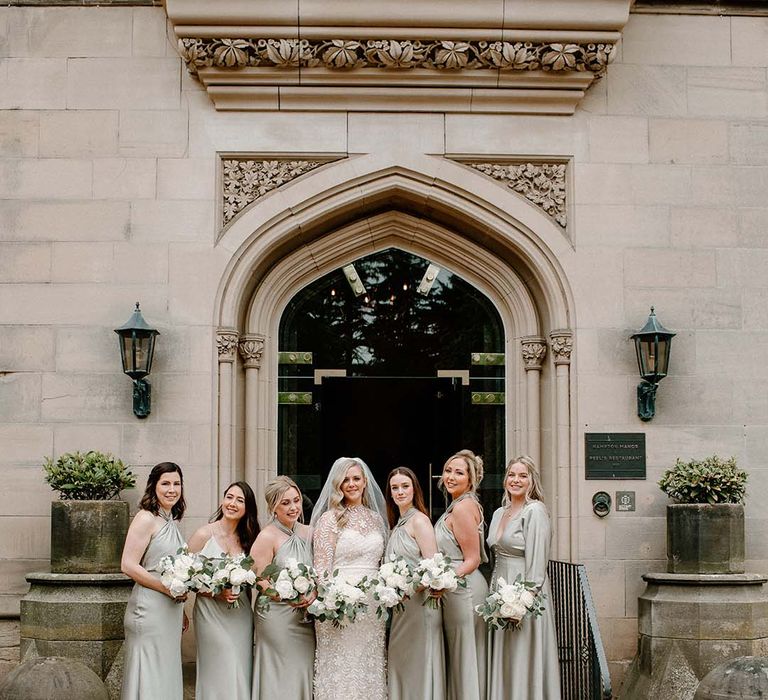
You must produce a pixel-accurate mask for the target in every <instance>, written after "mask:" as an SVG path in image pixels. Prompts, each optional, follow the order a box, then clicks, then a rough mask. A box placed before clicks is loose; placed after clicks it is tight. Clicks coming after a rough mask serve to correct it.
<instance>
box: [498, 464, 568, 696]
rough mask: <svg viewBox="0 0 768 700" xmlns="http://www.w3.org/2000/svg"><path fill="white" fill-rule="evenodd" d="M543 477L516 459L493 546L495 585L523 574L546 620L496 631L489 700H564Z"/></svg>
mask: <svg viewBox="0 0 768 700" xmlns="http://www.w3.org/2000/svg"><path fill="white" fill-rule="evenodd" d="M542 498H543V496H542V490H541V482H540V479H539V474H538V472H537V471H536V466H535V465H534V463H533V461H532V460H531V458H530V457H516V458H515V459H513V460H512V461H511V462H510V463H509V465H508V466H507V472H506V474H505V476H504V499H503V501H502V507H501V508H499V509H498V510H497V511H496V512H495V513H494V514H493V519H492V520H491V526H490V529H489V533H488V544H489V546H490V547H491V549H492V550H493V553H494V554H495V556H496V563H495V565H494V567H493V576H492V578H491V585H493V584H494V583H495V581H496V579H497V578H498V577H499V576H501V577H502V578H504V579H505V580H506V581H514V580H515V578H516V577H517V575H518V574H522V576H523V580H525V581H532V582H534V583H535V584H536V585H537V586H538V588H539V589H540V590H543V591H544V594H545V595H546V598H545V601H544V613H543V614H542V615H541V617H529V618H526V619H525V620H523V622H522V624H521V625H520V627H519V628H518V629H516V630H492V631H491V632H490V635H489V638H490V650H489V655H488V656H489V658H488V661H489V663H488V698H489V700H560V672H559V668H558V661H557V639H556V637H555V625H554V622H553V619H552V595H551V592H550V589H549V580H548V579H547V562H548V560H549V544H550V539H551V528H550V524H549V515H548V514H547V508H546V506H545V505H544V503H542Z"/></svg>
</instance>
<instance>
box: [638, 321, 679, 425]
mask: <svg viewBox="0 0 768 700" xmlns="http://www.w3.org/2000/svg"><path fill="white" fill-rule="evenodd" d="M674 336H675V334H674V333H672V332H671V331H668V330H667V329H666V328H664V326H662V325H661V323H660V322H659V320H658V319H657V318H656V313H655V311H654V309H653V307H651V313H650V315H649V316H648V320H647V321H646V322H645V325H644V326H643V327H642V328H641V329H640V330H639V331H638V332H637V333H634V334H633V335H632V340H634V341H635V352H636V353H637V368H638V371H639V372H640V376H641V377H642V381H641V382H640V384H638V385H637V415H638V416H639V417H640V419H641V420H644V421H649V420H651V418H653V416H654V415H655V413H656V389H657V388H658V384H659V382H660V381H661V380H662V379H664V377H666V376H667V369H669V351H670V347H671V346H672V338H673V337H674Z"/></svg>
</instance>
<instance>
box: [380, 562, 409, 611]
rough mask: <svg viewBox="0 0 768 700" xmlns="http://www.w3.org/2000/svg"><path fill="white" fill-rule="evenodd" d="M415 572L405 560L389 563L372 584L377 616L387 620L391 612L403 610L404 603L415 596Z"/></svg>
mask: <svg viewBox="0 0 768 700" xmlns="http://www.w3.org/2000/svg"><path fill="white" fill-rule="evenodd" d="M413 588H414V585H413V571H412V570H411V567H410V566H409V565H408V562H406V561H405V559H395V560H393V561H388V562H385V563H384V564H382V565H381V566H380V567H379V571H378V573H377V574H376V576H375V578H373V579H372V580H371V582H370V589H371V590H372V591H373V597H374V599H375V600H376V602H377V603H378V605H377V606H376V615H377V616H378V617H380V618H383V619H387V618H388V617H389V614H390V611H392V610H393V609H394V610H396V611H402V610H403V603H404V602H405V601H406V600H407V599H408V598H409V597H410V596H412V595H413Z"/></svg>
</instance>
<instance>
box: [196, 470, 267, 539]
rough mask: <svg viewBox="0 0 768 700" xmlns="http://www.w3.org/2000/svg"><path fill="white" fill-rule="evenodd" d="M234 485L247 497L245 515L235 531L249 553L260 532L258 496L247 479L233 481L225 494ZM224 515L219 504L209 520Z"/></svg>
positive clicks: (212, 520) (217, 518) (211, 521)
mask: <svg viewBox="0 0 768 700" xmlns="http://www.w3.org/2000/svg"><path fill="white" fill-rule="evenodd" d="M233 486H237V488H239V489H240V490H241V491H242V492H243V497H244V498H245V515H244V516H243V517H242V518H240V522H239V523H237V527H236V528H235V532H237V538H238V539H239V540H240V546H241V547H242V548H243V551H244V552H245V553H246V554H248V552H250V551H251V546H252V545H253V542H254V540H255V539H256V536H257V535H258V534H259V514H258V512H257V511H256V496H254V495H253V489H251V487H250V486H249V485H248V484H247V483H246V482H245V481H234V482H232V483H231V484H230V485H229V486H227V488H225V489H224V494H223V496H226V495H227V491H229V489H231V488H232V487H233ZM223 496H222V498H223ZM223 517H224V513H223V512H222V510H221V506H219V507H218V508H217V510H216V512H215V513H214V514H213V515H212V516H211V519H210V520H209V521H208V522H209V523H215V522H216V521H217V520H221V519H222V518H223Z"/></svg>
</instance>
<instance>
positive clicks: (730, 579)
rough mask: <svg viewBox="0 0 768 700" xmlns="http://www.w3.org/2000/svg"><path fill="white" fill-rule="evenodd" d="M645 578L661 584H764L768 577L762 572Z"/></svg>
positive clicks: (656, 574) (655, 583)
mask: <svg viewBox="0 0 768 700" xmlns="http://www.w3.org/2000/svg"><path fill="white" fill-rule="evenodd" d="M643 580H644V581H645V582H646V583H648V584H651V585H659V586H762V585H763V584H764V583H766V582H768V577H765V576H763V575H762V574H670V573H667V572H663V573H648V574H643Z"/></svg>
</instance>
